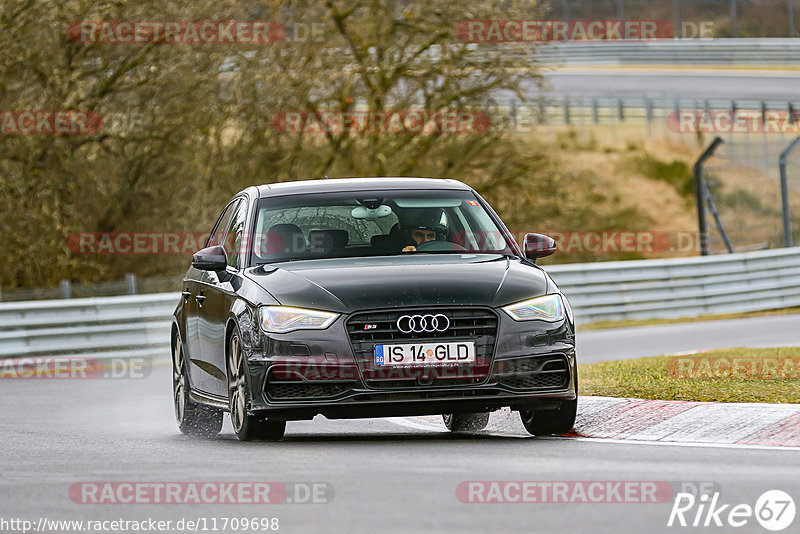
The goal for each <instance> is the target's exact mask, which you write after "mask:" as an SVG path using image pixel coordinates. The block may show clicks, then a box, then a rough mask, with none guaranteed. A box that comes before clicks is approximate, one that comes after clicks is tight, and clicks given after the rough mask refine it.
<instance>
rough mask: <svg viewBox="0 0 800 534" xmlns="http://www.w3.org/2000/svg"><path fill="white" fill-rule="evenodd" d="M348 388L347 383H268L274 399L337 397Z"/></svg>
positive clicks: (268, 389)
mask: <svg viewBox="0 0 800 534" xmlns="http://www.w3.org/2000/svg"><path fill="white" fill-rule="evenodd" d="M348 389H349V388H348V386H347V385H346V384H312V383H308V382H272V383H268V384H267V395H268V396H269V397H270V398H272V399H315V398H321V397H335V396H336V395H339V394H340V393H344V392H345V391H347V390H348Z"/></svg>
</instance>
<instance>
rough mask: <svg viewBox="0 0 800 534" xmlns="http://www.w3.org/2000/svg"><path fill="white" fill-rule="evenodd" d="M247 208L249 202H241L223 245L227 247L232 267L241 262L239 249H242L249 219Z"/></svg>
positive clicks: (229, 263) (226, 251)
mask: <svg viewBox="0 0 800 534" xmlns="http://www.w3.org/2000/svg"><path fill="white" fill-rule="evenodd" d="M246 208H247V204H246V203H245V202H239V205H238V206H237V207H236V210H235V211H234V214H233V217H231V220H230V224H229V226H228V232H227V237H226V238H225V243H224V245H223V246H224V247H225V253H226V254H227V255H228V265H229V266H230V267H236V266H237V265H238V263H239V262H238V260H239V251H240V250H241V249H242V239H243V236H244V227H245V224H246V219H247V209H246Z"/></svg>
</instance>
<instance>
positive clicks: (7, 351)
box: [0, 247, 800, 359]
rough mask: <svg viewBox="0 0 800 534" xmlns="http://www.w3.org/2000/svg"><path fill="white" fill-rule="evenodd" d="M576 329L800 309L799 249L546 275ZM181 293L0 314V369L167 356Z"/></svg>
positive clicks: (3, 307) (41, 304)
mask: <svg viewBox="0 0 800 534" xmlns="http://www.w3.org/2000/svg"><path fill="white" fill-rule="evenodd" d="M546 270H547V272H548V273H550V275H551V276H552V277H553V279H554V280H555V281H556V283H558V284H559V286H560V287H561V289H562V290H563V291H564V292H565V293H566V294H567V296H568V297H569V299H570V302H571V303H572V307H573V309H574V311H575V316H576V321H577V322H578V323H580V324H587V323H591V322H595V321H600V320H622V319H648V318H662V317H663V318H671V317H696V316H699V315H708V314H722V313H735V312H747V311H757V310H769V309H777V308H785V307H790V306H800V248H799V247H795V248H785V249H777V250H766V251H757V252H745V253H738V254H726V255H718V256H705V257H692V258H675V259H666V260H637V261H624V262H600V263H588V264H575V265H553V266H547V267H546ZM179 298H180V294H179V293H158V294H153V295H136V296H122V297H98V298H89V299H70V300H47V301H33V302H9V303H3V304H0V359H2V358H16V357H33V356H43V355H66V354H82V355H85V356H92V357H95V358H111V357H117V358H125V357H134V356H141V357H150V358H164V359H165V358H167V357H168V355H169V330H170V316H171V314H172V311H173V310H174V308H175V306H176V304H177V303H178V299H179Z"/></svg>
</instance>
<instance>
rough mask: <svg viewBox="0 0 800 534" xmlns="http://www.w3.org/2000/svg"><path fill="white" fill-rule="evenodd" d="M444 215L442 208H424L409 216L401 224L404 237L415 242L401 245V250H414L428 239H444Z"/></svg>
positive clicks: (445, 232) (445, 228)
mask: <svg viewBox="0 0 800 534" xmlns="http://www.w3.org/2000/svg"><path fill="white" fill-rule="evenodd" d="M445 220H447V219H446V216H445V214H444V211H443V210H442V209H430V210H425V211H423V212H421V213H419V214H417V215H415V216H413V217H411V218H410V220H409V221H407V222H406V223H405V224H404V225H403V234H404V237H405V238H406V239H408V240H410V241H413V242H414V243H416V246H415V245H408V246H406V247H403V250H402V252H416V251H417V247H418V246H420V245H422V244H423V243H427V242H428V241H446V240H447V226H446V225H445V224H444V223H443V222H442V221H445Z"/></svg>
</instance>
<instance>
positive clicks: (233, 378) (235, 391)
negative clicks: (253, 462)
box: [228, 328, 286, 441]
mask: <svg viewBox="0 0 800 534" xmlns="http://www.w3.org/2000/svg"><path fill="white" fill-rule="evenodd" d="M240 339H241V338H240V337H239V330H238V328H237V329H235V330H234V331H233V334H231V337H230V339H229V340H228V399H229V401H230V408H231V424H232V425H233V431H234V433H235V434H236V437H237V438H239V440H241V441H280V440H281V438H283V434H284V433H285V432H286V421H269V420H267V419H265V418H263V417H257V416H255V415H253V414H251V413H248V407H249V405H250V388H249V387H248V386H249V384H248V376H247V372H246V370H245V362H244V356H243V354H242V344H241V342H240Z"/></svg>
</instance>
